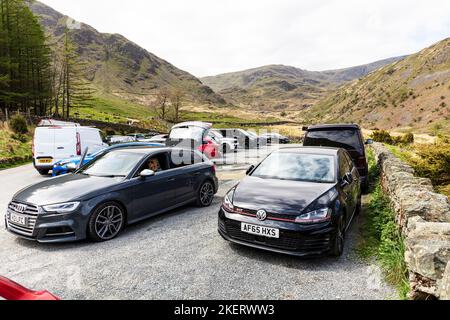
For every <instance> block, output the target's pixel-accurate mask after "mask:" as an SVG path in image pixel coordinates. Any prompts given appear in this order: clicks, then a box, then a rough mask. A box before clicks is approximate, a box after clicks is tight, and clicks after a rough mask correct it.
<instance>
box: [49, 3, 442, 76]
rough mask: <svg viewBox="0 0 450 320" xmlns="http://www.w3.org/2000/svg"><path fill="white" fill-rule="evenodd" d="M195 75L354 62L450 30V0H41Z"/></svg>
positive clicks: (417, 46)
mask: <svg viewBox="0 0 450 320" xmlns="http://www.w3.org/2000/svg"><path fill="white" fill-rule="evenodd" d="M42 2H44V3H46V4H48V5H50V6H51V7H53V8H54V9H56V10H58V11H60V12H62V13H64V14H66V15H69V16H71V17H72V18H74V19H76V20H79V21H82V22H85V23H87V24H89V25H91V26H93V27H94V28H96V29H98V30H99V31H101V32H109V33H120V34H122V35H124V36H125V37H127V38H128V39H130V40H132V41H134V42H136V43H137V44H139V45H140V46H142V47H144V48H145V49H147V50H148V51H150V52H152V53H154V54H156V55H158V56H159V57H161V58H163V59H165V60H167V61H169V62H171V63H172V64H174V65H175V66H177V67H179V68H181V69H183V70H186V71H188V72H190V73H192V74H194V75H196V76H206V75H215V74H219V73H224V72H232V71H238V70H244V69H248V68H252V67H259V66H262V65H267V64H285V65H292V66H295V67H299V68H303V69H308V70H327V69H337V68H342V67H350V66H354V65H359V64H365V63H369V62H373V61H375V60H380V59H383V58H388V57H393V56H398V55H403V54H408V53H413V52H416V51H419V50H421V49H423V48H425V47H427V46H429V45H431V44H433V43H434V42H437V41H439V40H442V39H444V38H446V37H448V36H450V1H449V0H370V1H369V0H308V1H306V0H160V1H155V0H76V1H75V0H70V1H68V0H42Z"/></svg>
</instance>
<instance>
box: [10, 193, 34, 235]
mask: <svg viewBox="0 0 450 320" xmlns="http://www.w3.org/2000/svg"><path fill="white" fill-rule="evenodd" d="M20 207H21V208H20ZM19 208H20V209H19ZM11 212H13V213H16V214H19V215H22V216H25V217H26V219H27V225H26V226H23V225H20V224H17V223H14V222H12V221H11V220H10V213H11ZM38 214H39V209H38V207H37V206H35V205H31V204H27V203H20V202H15V201H13V202H11V203H10V204H9V205H8V212H7V217H6V219H7V221H8V227H9V228H10V229H11V231H14V232H16V233H19V234H22V235H25V236H32V235H33V232H34V226H35V225H36V220H37V216H38Z"/></svg>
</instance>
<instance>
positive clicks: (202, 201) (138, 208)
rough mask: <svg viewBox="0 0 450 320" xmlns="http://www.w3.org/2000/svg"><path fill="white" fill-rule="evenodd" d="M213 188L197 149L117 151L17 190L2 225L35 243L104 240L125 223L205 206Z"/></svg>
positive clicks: (210, 171) (215, 184)
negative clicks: (71, 172)
mask: <svg viewBox="0 0 450 320" xmlns="http://www.w3.org/2000/svg"><path fill="white" fill-rule="evenodd" d="M217 188H218V182H217V178H216V175H215V166H214V164H212V163H211V162H210V161H209V160H208V159H206V158H205V157H204V156H203V155H201V154H200V153H198V152H197V151H191V150H185V149H178V148H173V149H172V148H145V147H142V148H126V149H116V150H111V151H110V152H107V153H105V154H103V155H101V156H99V157H97V158H95V159H93V160H92V161H91V162H89V163H87V164H86V165H84V166H83V167H82V168H80V169H79V170H77V171H75V172H74V173H73V174H68V175H64V176H60V177H56V178H53V179H49V180H45V181H42V182H39V183H37V184H35V185H32V186H30V187H27V188H25V189H23V190H21V191H19V192H18V193H17V194H16V195H14V197H13V199H12V201H11V203H10V204H9V205H8V209H7V214H6V215H5V220H6V228H7V230H8V231H10V232H12V233H14V234H15V235H18V236H21V237H24V238H27V239H32V240H37V241H39V242H66V241H75V240H81V239H85V238H87V237H89V238H91V239H92V240H94V241H105V240H110V239H112V238H114V237H116V236H117V235H118V234H119V232H120V231H121V230H122V229H123V228H124V226H125V225H127V224H130V223H134V222H137V221H140V220H143V219H145V218H148V217H151V216H154V215H157V214H161V213H163V212H166V211H168V210H171V209H174V208H176V207H179V206H182V205H185V204H189V203H192V202H194V203H196V204H197V205H198V206H209V205H210V204H211V202H212V200H213V197H214V194H215V193H216V192H217Z"/></svg>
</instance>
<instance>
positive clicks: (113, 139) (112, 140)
mask: <svg viewBox="0 0 450 320" xmlns="http://www.w3.org/2000/svg"><path fill="white" fill-rule="evenodd" d="M106 142H107V143H108V144H110V145H111V144H117V143H128V142H136V140H135V139H134V138H133V137H129V136H119V135H113V136H107V137H106Z"/></svg>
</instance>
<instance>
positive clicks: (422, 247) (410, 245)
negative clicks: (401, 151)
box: [372, 143, 450, 300]
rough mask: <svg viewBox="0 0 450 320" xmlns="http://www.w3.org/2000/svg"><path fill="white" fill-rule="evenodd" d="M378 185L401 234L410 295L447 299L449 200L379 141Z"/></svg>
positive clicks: (376, 150)
mask: <svg viewBox="0 0 450 320" xmlns="http://www.w3.org/2000/svg"><path fill="white" fill-rule="evenodd" d="M372 149H373V151H374V153H375V157H376V159H377V162H378V166H379V169H380V175H381V185H382V187H383V190H384V191H385V192H386V194H387V195H388V197H389V198H390V200H391V204H392V207H393V210H394V212H395V214H396V221H397V224H398V225H399V227H400V228H401V230H402V233H403V234H404V236H405V241H406V243H405V245H406V252H405V260H406V263H407V266H408V270H409V280H410V284H411V289H412V290H411V294H410V297H411V298H412V299H428V298H433V297H435V298H438V299H443V300H450V203H449V200H448V198H447V197H446V196H444V195H442V194H439V193H436V192H435V191H434V189H433V186H432V184H431V181H430V179H426V178H419V177H416V176H415V175H414V169H413V168H412V167H411V166H409V165H407V164H405V163H403V162H402V161H401V160H399V159H398V158H397V157H395V156H394V155H393V154H392V153H391V152H390V151H389V150H388V149H387V148H386V147H385V146H384V145H383V144H380V143H375V144H373V146H372Z"/></svg>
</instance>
